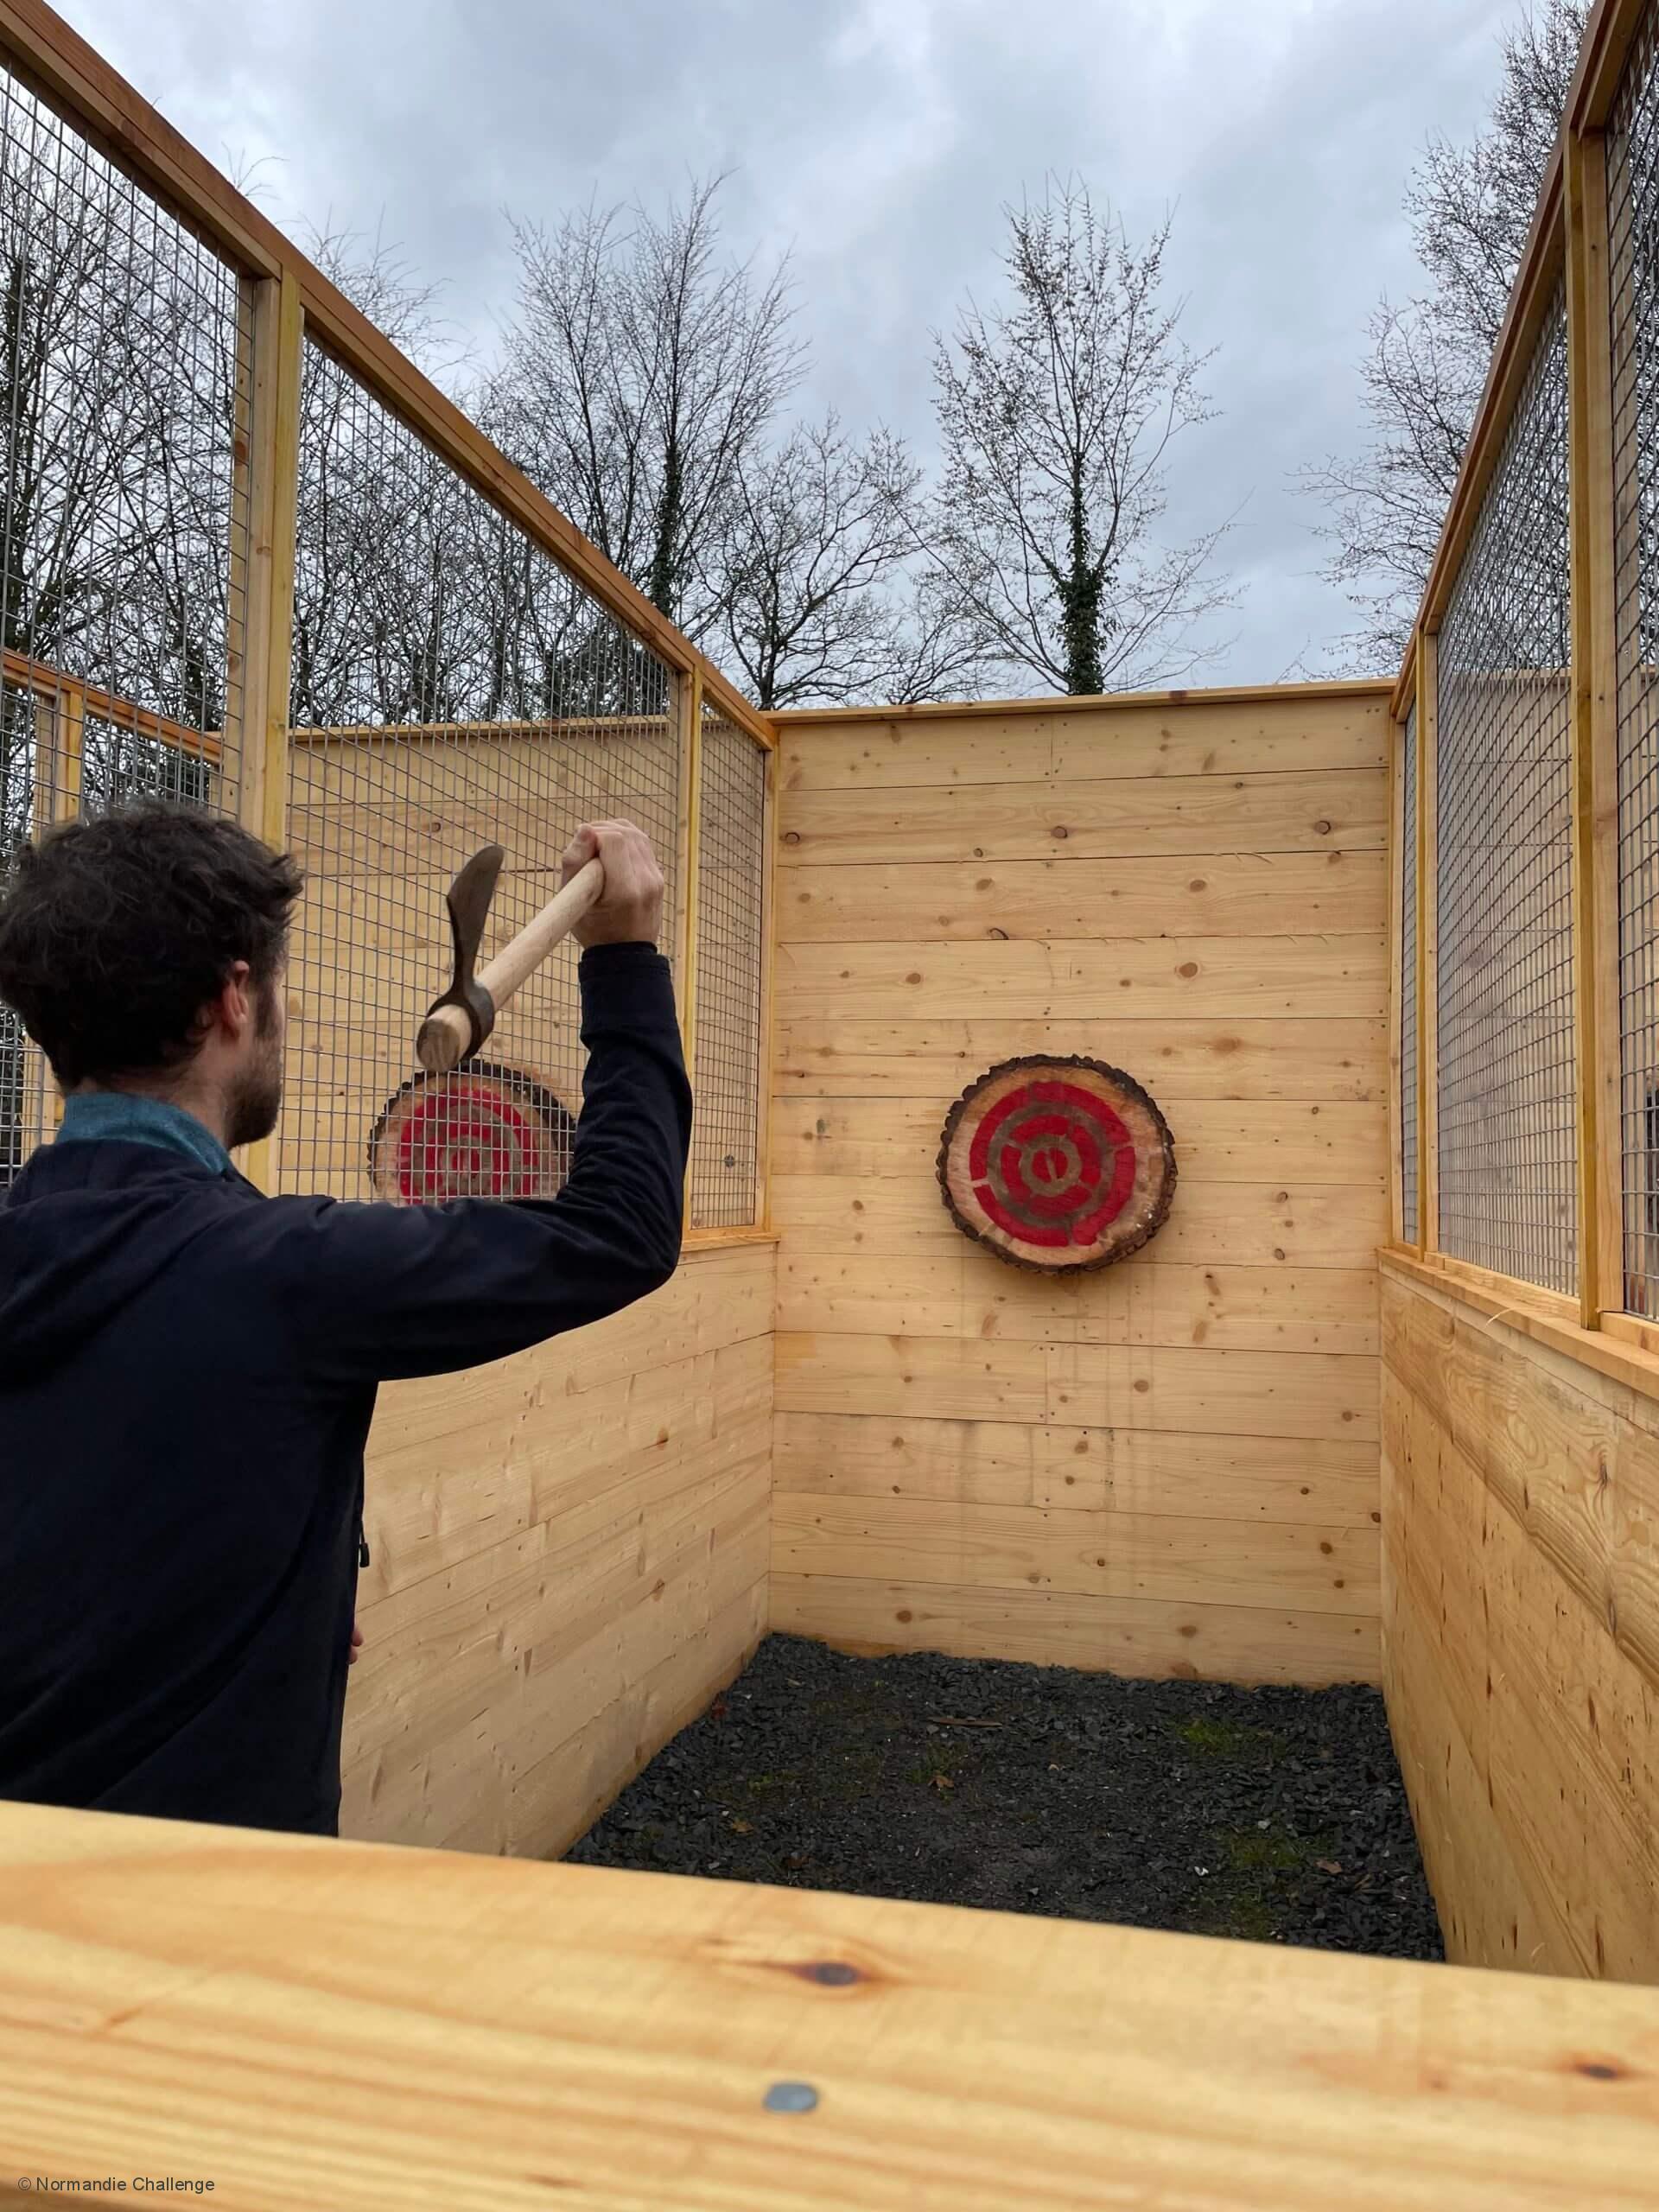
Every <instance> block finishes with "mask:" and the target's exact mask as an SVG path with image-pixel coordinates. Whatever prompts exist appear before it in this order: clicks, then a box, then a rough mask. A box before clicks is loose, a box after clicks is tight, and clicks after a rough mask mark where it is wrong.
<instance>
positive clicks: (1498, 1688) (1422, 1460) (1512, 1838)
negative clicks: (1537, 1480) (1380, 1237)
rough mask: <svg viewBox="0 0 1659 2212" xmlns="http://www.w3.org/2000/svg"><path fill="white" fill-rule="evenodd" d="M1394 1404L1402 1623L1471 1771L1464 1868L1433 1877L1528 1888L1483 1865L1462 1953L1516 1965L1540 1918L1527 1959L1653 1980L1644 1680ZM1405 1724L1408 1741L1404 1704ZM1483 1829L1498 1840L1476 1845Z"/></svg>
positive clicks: (1424, 1429)
mask: <svg viewBox="0 0 1659 2212" xmlns="http://www.w3.org/2000/svg"><path fill="white" fill-rule="evenodd" d="M1389 1414H1390V1433H1389V1465H1390V1478H1391V1482H1392V1483H1395V1484H1398V1485H1400V1487H1401V1489H1402V1510H1400V1512H1399V1513H1398V1514H1397V1515H1394V1516H1391V1518H1390V1522H1389V1534H1390V1538H1391V1541H1392V1543H1393V1563H1394V1571H1395V1575H1396V1577H1397V1578H1398V1580H1399V1582H1400V1584H1401V1586H1402V1589H1403V1592H1404V1593H1405V1596H1406V1599H1407V1604H1408V1611H1409V1613H1410V1614H1414V1619H1413V1618H1409V1617H1408V1618H1405V1619H1403V1620H1396V1622H1395V1632H1396V1634H1398V1633H1406V1634H1410V1633H1412V1632H1413V1630H1414V1627H1418V1626H1419V1625H1420V1624H1421V1632H1426V1634H1427V1637H1428V1639H1429V1640H1428V1642H1427V1643H1426V1644H1418V1645H1414V1646H1413V1647H1411V1649H1412V1650H1413V1651H1414V1653H1415V1654H1416V1656H1418V1658H1419V1659H1420V1660H1421V1663H1422V1664H1423V1666H1424V1667H1425V1668H1426V1669H1430V1670H1432V1671H1433V1675H1434V1676H1435V1679H1436V1681H1437V1683H1438V1685H1439V1687H1440V1690H1441V1691H1442V1692H1443V1693H1444V1708H1445V1712H1446V1714H1447V1715H1449V1716H1450V1719H1451V1721H1452V1726H1453V1727H1454V1728H1455V1731H1456V1732H1457V1735H1458V1736H1459V1738H1460V1740H1461V1745H1462V1746H1463V1749H1464V1751H1465V1753H1466V1755H1467V1758H1468V1759H1469V1761H1470V1762H1471V1764H1472V1765H1473V1768H1474V1770H1475V1773H1476V1776H1477V1777H1478V1783H1479V1792H1478V1796H1476V1797H1475V1799H1474V1801H1473V1803H1472V1805H1471V1806H1467V1807H1465V1808H1464V1809H1465V1811H1466V1812H1468V1813H1470V1814H1471V1817H1472V1820H1473V1821H1474V1824H1475V1826H1474V1835H1475V1839H1476V1847H1475V1848H1474V1849H1471V1851H1470V1852H1469V1853H1467V1855H1466V1859H1465V1861H1464V1862H1462V1864H1461V1868H1460V1870H1459V1869H1457V1868H1456V1866H1455V1863H1454V1867H1453V1868H1452V1869H1448V1867H1447V1866H1446V1865H1445V1864H1444V1863H1442V1865H1441V1866H1440V1867H1439V1868H1438V1869H1437V1875H1438V1878H1440V1879H1441V1880H1443V1881H1444V1880H1446V1879H1448V1878H1451V1879H1460V1880H1461V1881H1462V1882H1466V1881H1467V1880H1468V1878H1469V1877H1470V1876H1471V1874H1472V1873H1473V1872H1475V1869H1476V1867H1477V1866H1482V1867H1484V1865H1485V1863H1486V1861H1487V1859H1488V1858H1489V1857H1490V1858H1491V1859H1492V1860H1493V1861H1494V1863H1495V1865H1496V1866H1497V1867H1498V1868H1500V1869H1501V1868H1502V1867H1503V1866H1504V1864H1505V1862H1506V1861H1507V1863H1508V1865H1509V1866H1510V1868H1512V1870H1513V1875H1514V1878H1515V1882H1516V1885H1518V1891H1519V1895H1518V1897H1516V1896H1515V1895H1514V1894H1513V1893H1511V1895H1510V1897H1505V1896H1504V1894H1503V1891H1501V1890H1500V1891H1497V1894H1496V1895H1494V1894H1493V1892H1492V1890H1491V1887H1490V1886H1489V1885H1488V1884H1487V1882H1486V1880H1485V1878H1484V1877H1483V1880H1482V1889H1483V1891H1484V1900H1483V1899H1482V1898H1481V1897H1477V1896H1473V1895H1468V1894H1465V1892H1464V1891H1463V1890H1462V1889H1461V1887H1460V1888H1459V1890H1457V1891H1453V1892H1452V1896H1451V1898H1450V1900H1449V1902H1450V1904H1451V1907H1452V1916H1453V1917H1454V1918H1459V1919H1460V1920H1461V1940H1462V1942H1464V1943H1465V1944H1466V1945H1467V1946H1468V1947H1469V1948H1467V1949H1466V1950H1465V1952H1464V1954H1463V1955H1465V1956H1466V1957H1467V1958H1469V1959H1470V1960H1471V1961H1474V1960H1476V1959H1477V1958H1478V1959H1479V1960H1481V1961H1482V1962H1484V1963H1487V1964H1492V1965H1498V1964H1503V1963H1507V1962H1508V1959H1509V1955H1510V1947H1511V1946H1515V1947H1516V1948H1518V1933H1517V1929H1518V1925H1519V1924H1520V1923H1524V1922H1526V1921H1527V1920H1529V1919H1530V1920H1531V1921H1532V1922H1534V1923H1535V1924H1536V1925H1537V1926H1538V1927H1539V1928H1541V1929H1543V1930H1544V1931H1545V1934H1544V1938H1543V1948H1542V1951H1541V1953H1540V1954H1539V1955H1537V1956H1536V1957H1534V1956H1532V1955H1530V1954H1529V1956H1528V1958H1527V1959H1526V1961H1524V1963H1528V1964H1531V1965H1535V1966H1536V1965H1542V1966H1548V1967H1551V1968H1553V1969H1558V1970H1560V1971H1566V1972H1578V1973H1580V1974H1592V1975H1601V1974H1612V1975H1614V1976H1617V1977H1618V1978H1621V1979H1631V1980H1655V1979H1659V1865H1656V1849H1655V1845H1654V1840H1653V1834H1652V1826H1651V1821H1650V1819H1649V1808H1650V1806H1651V1804H1652V1802H1653V1796H1654V1790H1655V1789H1656V1787H1659V1774H1656V1771H1655V1758H1654V1742H1653V1729H1652V1724H1651V1720H1650V1718H1649V1706H1650V1691H1649V1684H1648V1683H1647V1682H1646V1681H1645V1679H1644V1678H1643V1677H1642V1676H1640V1675H1638V1674H1637V1672H1636V1670H1635V1669H1633V1668H1631V1667H1630V1664H1629V1663H1628V1662H1626V1661H1624V1659H1623V1657H1622V1656H1621V1655H1619V1654H1618V1652H1617V1651H1616V1650H1615V1649H1614V1648H1613V1646H1612V1644H1611V1639H1610V1638H1609V1637H1607V1635H1606V1633H1605V1626H1604V1624H1601V1623H1599V1622H1598V1621H1597V1620H1596V1618H1594V1616H1593V1615H1592V1614H1591V1613H1590V1612H1589V1611H1587V1609H1586V1608H1585V1607H1584V1606H1583V1605H1581V1604H1580V1601H1579V1600H1578V1599H1577V1598H1576V1597H1575V1596H1574V1595H1573V1593H1572V1592H1568V1591H1567V1590H1565V1589H1564V1588H1563V1586H1562V1585H1561V1584H1560V1580H1558V1579H1557V1578H1556V1577H1555V1576H1554V1574H1553V1573H1552V1572H1551V1570H1550V1569H1549V1567H1548V1564H1547V1562H1545V1561H1544V1560H1542V1559H1541V1556H1540V1554H1538V1553H1537V1552H1536V1551H1535V1549H1534V1548H1532V1547H1531V1546H1530V1545H1529V1544H1528V1542H1527V1541H1526V1539H1525V1536H1524V1534H1523V1532H1522V1530H1521V1529H1520V1528H1519V1525H1518V1524H1517V1523H1516V1521H1515V1519H1514V1517H1513V1516H1512V1515H1510V1513H1509V1512H1508V1511H1507V1510H1505V1509H1504V1508H1503V1506H1502V1505H1500V1504H1499V1503H1497V1501H1496V1500H1495V1499H1493V1497H1491V1493H1490V1491H1488V1490H1487V1489H1486V1487H1485V1485H1484V1484H1483V1483H1482V1481H1481V1478H1480V1477H1479V1475H1478V1472H1477V1471H1475V1470H1474V1469H1473V1468H1472V1467H1471V1465H1470V1464H1469V1462H1468V1460H1467V1459H1465V1457H1464V1455H1463V1454H1462V1453H1461V1452H1459V1451H1458V1449H1457V1447H1456V1446H1455V1445H1453V1444H1452V1443H1451V1442H1450V1441H1449V1440H1447V1439H1446V1437H1445V1436H1444V1434H1443V1433H1441V1432H1440V1430H1439V1429H1438V1427H1436V1426H1435V1424H1434V1423H1433V1421H1432V1420H1431V1419H1429V1418H1428V1417H1427V1415H1426V1414H1424V1412H1423V1409H1422V1408H1421V1407H1419V1406H1416V1405H1414V1404H1413V1403H1411V1402H1409V1401H1408V1400H1404V1399H1402V1398H1395V1399H1393V1400H1391V1402H1390V1406H1389ZM1399 1696H1400V1685H1399V1683H1398V1681H1396V1701H1398V1700H1399ZM1430 1713H1431V1725H1432V1720H1433V1707H1432V1706H1431V1708H1430ZM1397 1725H1398V1726H1399V1727H1400V1728H1401V1731H1402V1735H1403V1736H1404V1737H1405V1738H1407V1739H1408V1740H1409V1739H1410V1738H1411V1736H1412V1735H1413V1732H1414V1729H1415V1728H1416V1726H1417V1723H1416V1718H1415V1715H1414V1712H1413V1711H1412V1709H1411V1708H1410V1707H1409V1706H1406V1707H1402V1711H1401V1714H1400V1719H1399V1722H1398V1724H1397ZM1452 1764H1453V1765H1454V1767H1455V1765H1456V1764H1457V1762H1455V1761H1453V1763H1452ZM1430 1787H1431V1802H1433V1799H1434V1798H1439V1799H1440V1802H1441V1803H1442V1804H1444V1802H1445V1800H1444V1796H1443V1794H1442V1789H1441V1788H1440V1786H1439V1785H1438V1784H1437V1783H1431V1785H1430ZM1487 1836H1491V1837H1495V1839H1496V1840H1497V1848H1496V1849H1495V1850H1494V1851H1493V1852H1491V1853H1486V1852H1484V1851H1481V1850H1480V1849H1479V1848H1478V1843H1479V1840H1480V1839H1481V1838H1483V1837H1487ZM1494 1905H1497V1907H1498V1910H1497V1912H1496V1913H1494V1912H1493V1911H1492V1909H1491V1908H1492V1907H1493V1906H1494ZM1505 1905H1507V1907H1508V1910H1507V1912H1505V1911H1504V1910H1503V1907H1504V1906H1505ZM1505 1918H1507V1919H1508V1921H1509V1923H1510V1945H1505V1943H1504V1942H1503V1920H1504V1919H1505ZM1494 1922H1496V1923H1497V1925H1496V1926H1494Z"/></svg>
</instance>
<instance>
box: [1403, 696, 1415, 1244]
mask: <svg viewBox="0 0 1659 2212" xmlns="http://www.w3.org/2000/svg"><path fill="white" fill-rule="evenodd" d="M1399 835H1400V857H1401V871H1400V880H1401V891H1400V1234H1401V1236H1402V1237H1403V1239H1404V1240H1405V1242H1406V1243H1408V1244H1414V1243H1416V1242H1417V1236H1418V1219H1417V1209H1418V1185H1419V1177H1418V1158H1417V708H1416V705H1415V702H1414V703H1413V705H1412V708H1411V711H1410V713H1409V714H1408V715H1407V716H1406V725H1405V729H1404V732H1403V734H1402V741H1401V747H1400V813H1399Z"/></svg>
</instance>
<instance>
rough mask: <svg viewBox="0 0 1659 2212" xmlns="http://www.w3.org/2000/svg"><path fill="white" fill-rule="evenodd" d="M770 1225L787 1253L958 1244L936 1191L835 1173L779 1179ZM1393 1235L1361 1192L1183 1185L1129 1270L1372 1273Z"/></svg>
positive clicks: (1383, 1209) (1379, 1199) (1382, 1206)
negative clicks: (1177, 1266) (1181, 1267)
mask: <svg viewBox="0 0 1659 2212" xmlns="http://www.w3.org/2000/svg"><path fill="white" fill-rule="evenodd" d="M772 1217H773V1221H774V1223H775V1224H776V1226H777V1227H778V1228H779V1230H781V1231H782V1232H783V1236H784V1249H785V1253H798V1252H801V1251H811V1252H814V1253H842V1254H853V1253H859V1252H865V1253H868V1254H870V1255H891V1254H895V1253H896V1254H904V1255H910V1254H914V1253H922V1252H927V1253H941V1252H944V1253H950V1252H953V1251H955V1250H956V1249H957V1247H958V1246H959V1245H960V1244H961V1243H963V1236H962V1232H961V1231H960V1230H958V1229H957V1228H956V1227H955V1225H954V1224H952V1222H951V1220H950V1217H949V1215H948V1214H947V1213H946V1212H945V1211H944V1205H943V1204H942V1202H941V1201H940V1198H939V1195H938V1191H937V1189H930V1188H929V1186H928V1185H926V1184H925V1182H924V1181H922V1180H921V1179H919V1178H918V1180H917V1181H916V1183H915V1184H913V1185H912V1184H911V1183H908V1182H906V1181H902V1180H900V1179H898V1178H895V1177H889V1178H886V1179H882V1180H880V1181H877V1182H872V1183H868V1184H866V1185H862V1186H861V1185H858V1184H857V1183H855V1182H854V1181H851V1180H842V1179H839V1178H837V1177H836V1176H833V1175H779V1176H777V1177H775V1178H774V1179H773V1181H772ZM1388 1233H1389V1224H1388V1202H1387V1198H1386V1195H1385V1193H1384V1192H1383V1191H1382V1190H1381V1189H1378V1190H1376V1191H1367V1190H1362V1189H1360V1188H1359V1187H1358V1186H1357V1185H1319V1184H1307V1185H1297V1186H1295V1187H1291V1186H1288V1185H1284V1184H1279V1185H1274V1184H1272V1183H1262V1184H1243V1183H1212V1184H1196V1185H1192V1186H1190V1187H1189V1186H1186V1185H1183V1186H1182V1188H1181V1189H1180V1191H1179V1192H1178V1194H1177V1198H1176V1201H1175V1205H1174V1207H1173V1210H1172V1211H1171V1214H1170V1217H1169V1219H1168V1221H1167V1222H1166V1223H1165V1224H1164V1226H1163V1228H1162V1229H1161V1230H1159V1232H1158V1235H1157V1236H1156V1237H1155V1238H1154V1240H1153V1242H1152V1243H1150V1244H1149V1245H1148V1246H1147V1249H1146V1250H1145V1251H1144V1252H1141V1253H1137V1254H1136V1255H1135V1258H1134V1260H1133V1261H1131V1262H1128V1263H1127V1264H1128V1265H1130V1266H1133V1267H1159V1266H1162V1265H1166V1264H1170V1263H1176V1262H1179V1263H1184V1264H1186V1265H1189V1266H1198V1267H1214V1266H1217V1265H1223V1266H1225V1265H1236V1266H1241V1267H1289V1268H1344V1269H1346V1270H1349V1271H1352V1270H1354V1269H1357V1268H1367V1267H1369V1266H1370V1265H1371V1264H1372V1263H1373V1262H1374V1261H1375V1259H1376V1250H1377V1247H1378V1246H1379V1245H1380V1244H1382V1243H1383V1242H1384V1241H1385V1239H1386V1238H1387V1236H1388Z"/></svg>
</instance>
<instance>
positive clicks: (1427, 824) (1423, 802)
mask: <svg viewBox="0 0 1659 2212" xmlns="http://www.w3.org/2000/svg"><path fill="white" fill-rule="evenodd" d="M1439 760H1440V632H1439V630H1438V629H1436V630H1428V629H1424V630H1421V631H1420V632H1418V637H1417V1243H1418V1248H1419V1249H1420V1250H1421V1251H1422V1252H1424V1253H1425V1254H1427V1253H1429V1252H1438V1251H1439V1250H1440V899H1439V895H1438V893H1439V883H1440V854H1439V848H1440V806H1439V803H1438V801H1439V785H1440V779H1439V775H1438V772H1437V770H1438V764H1439Z"/></svg>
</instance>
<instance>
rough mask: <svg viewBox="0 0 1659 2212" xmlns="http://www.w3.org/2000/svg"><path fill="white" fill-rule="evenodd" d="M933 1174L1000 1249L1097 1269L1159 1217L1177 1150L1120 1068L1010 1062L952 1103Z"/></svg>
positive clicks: (1048, 1266)
mask: <svg viewBox="0 0 1659 2212" xmlns="http://www.w3.org/2000/svg"><path fill="white" fill-rule="evenodd" d="M938 1173H939V1185H940V1189H941V1192H942V1193H943V1196H944V1204H945V1206H946V1208H947V1210H948V1211H949V1212H950V1215H951V1217H952V1218H953V1219H954V1220H955V1222H956V1223H957V1227H958V1228H959V1229H961V1230H963V1232H964V1234H965V1235H967V1236H971V1237H973V1238H974V1239H975V1240H976V1242H978V1243H982V1244H985V1245H987V1246H988V1247H989V1248H990V1249H991V1250H993V1251H995V1253H997V1254H998V1255H999V1256H1000V1257H1001V1258H1003V1259H1006V1260H1008V1261H1011V1262H1014V1264H1016V1265H1019V1266H1024V1267H1029V1268H1039V1269H1041V1270H1043V1271H1044V1272H1048V1273H1052V1272H1055V1271H1058V1270H1075V1269H1078V1268H1100V1267H1107V1266H1109V1265H1110V1264H1111V1262H1113V1261H1115V1260H1121V1259H1123V1258H1125V1257H1127V1255H1128V1254H1129V1253H1130V1252H1134V1251H1138V1250H1139V1249H1141V1246H1142V1245H1143V1244H1144V1243H1146V1242H1147V1238H1148V1237H1150V1236H1154V1234H1155V1233H1156V1231H1157V1230H1159V1228H1160V1227H1161V1226H1162V1224H1163V1222H1164V1220H1165V1218H1166V1216H1167V1214H1168V1211H1169V1206H1170V1201H1171V1199H1172V1198H1173V1194H1174V1189H1175V1147H1174V1141H1173V1138H1172V1137H1171V1135H1170V1133H1169V1128H1168V1125H1167V1123H1166V1122H1165V1120H1164V1117H1163V1116H1162V1115H1161V1114H1160V1112H1159V1110H1158V1109H1157V1107H1156V1105H1155V1104H1154V1103H1153V1101H1152V1099H1151V1098H1150V1097H1149V1096H1148V1095H1147V1092H1146V1091H1144V1090H1142V1089H1141V1085H1140V1084H1138V1083H1136V1082H1135V1080H1134V1078H1133V1077H1130V1076H1127V1075H1125V1074H1124V1073H1123V1071H1122V1069H1121V1068H1112V1067H1108V1066H1107V1065H1105V1064H1104V1063H1103V1061H1099V1060H1084V1059H1069V1060H1047V1059H1024V1060H1008V1061H1005V1062H1004V1063H1003V1064H1002V1065H1001V1066H1000V1067H995V1068H993V1069H991V1070H990V1071H989V1072H988V1074H986V1075H984V1076H982V1077H981V1078H980V1080H979V1081H978V1082H977V1083H976V1084H972V1085H970V1086H969V1089H968V1090H966V1091H965V1092H964V1093H963V1096H962V1097H961V1098H960V1099H959V1100H958V1101H957V1104H956V1105H955V1106H954V1107H952V1109H951V1110H950V1116H949V1118H948V1119H947V1121H946V1122H945V1125H944V1138H943V1140H942V1141H941V1144H940V1147H939V1165H938Z"/></svg>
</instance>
